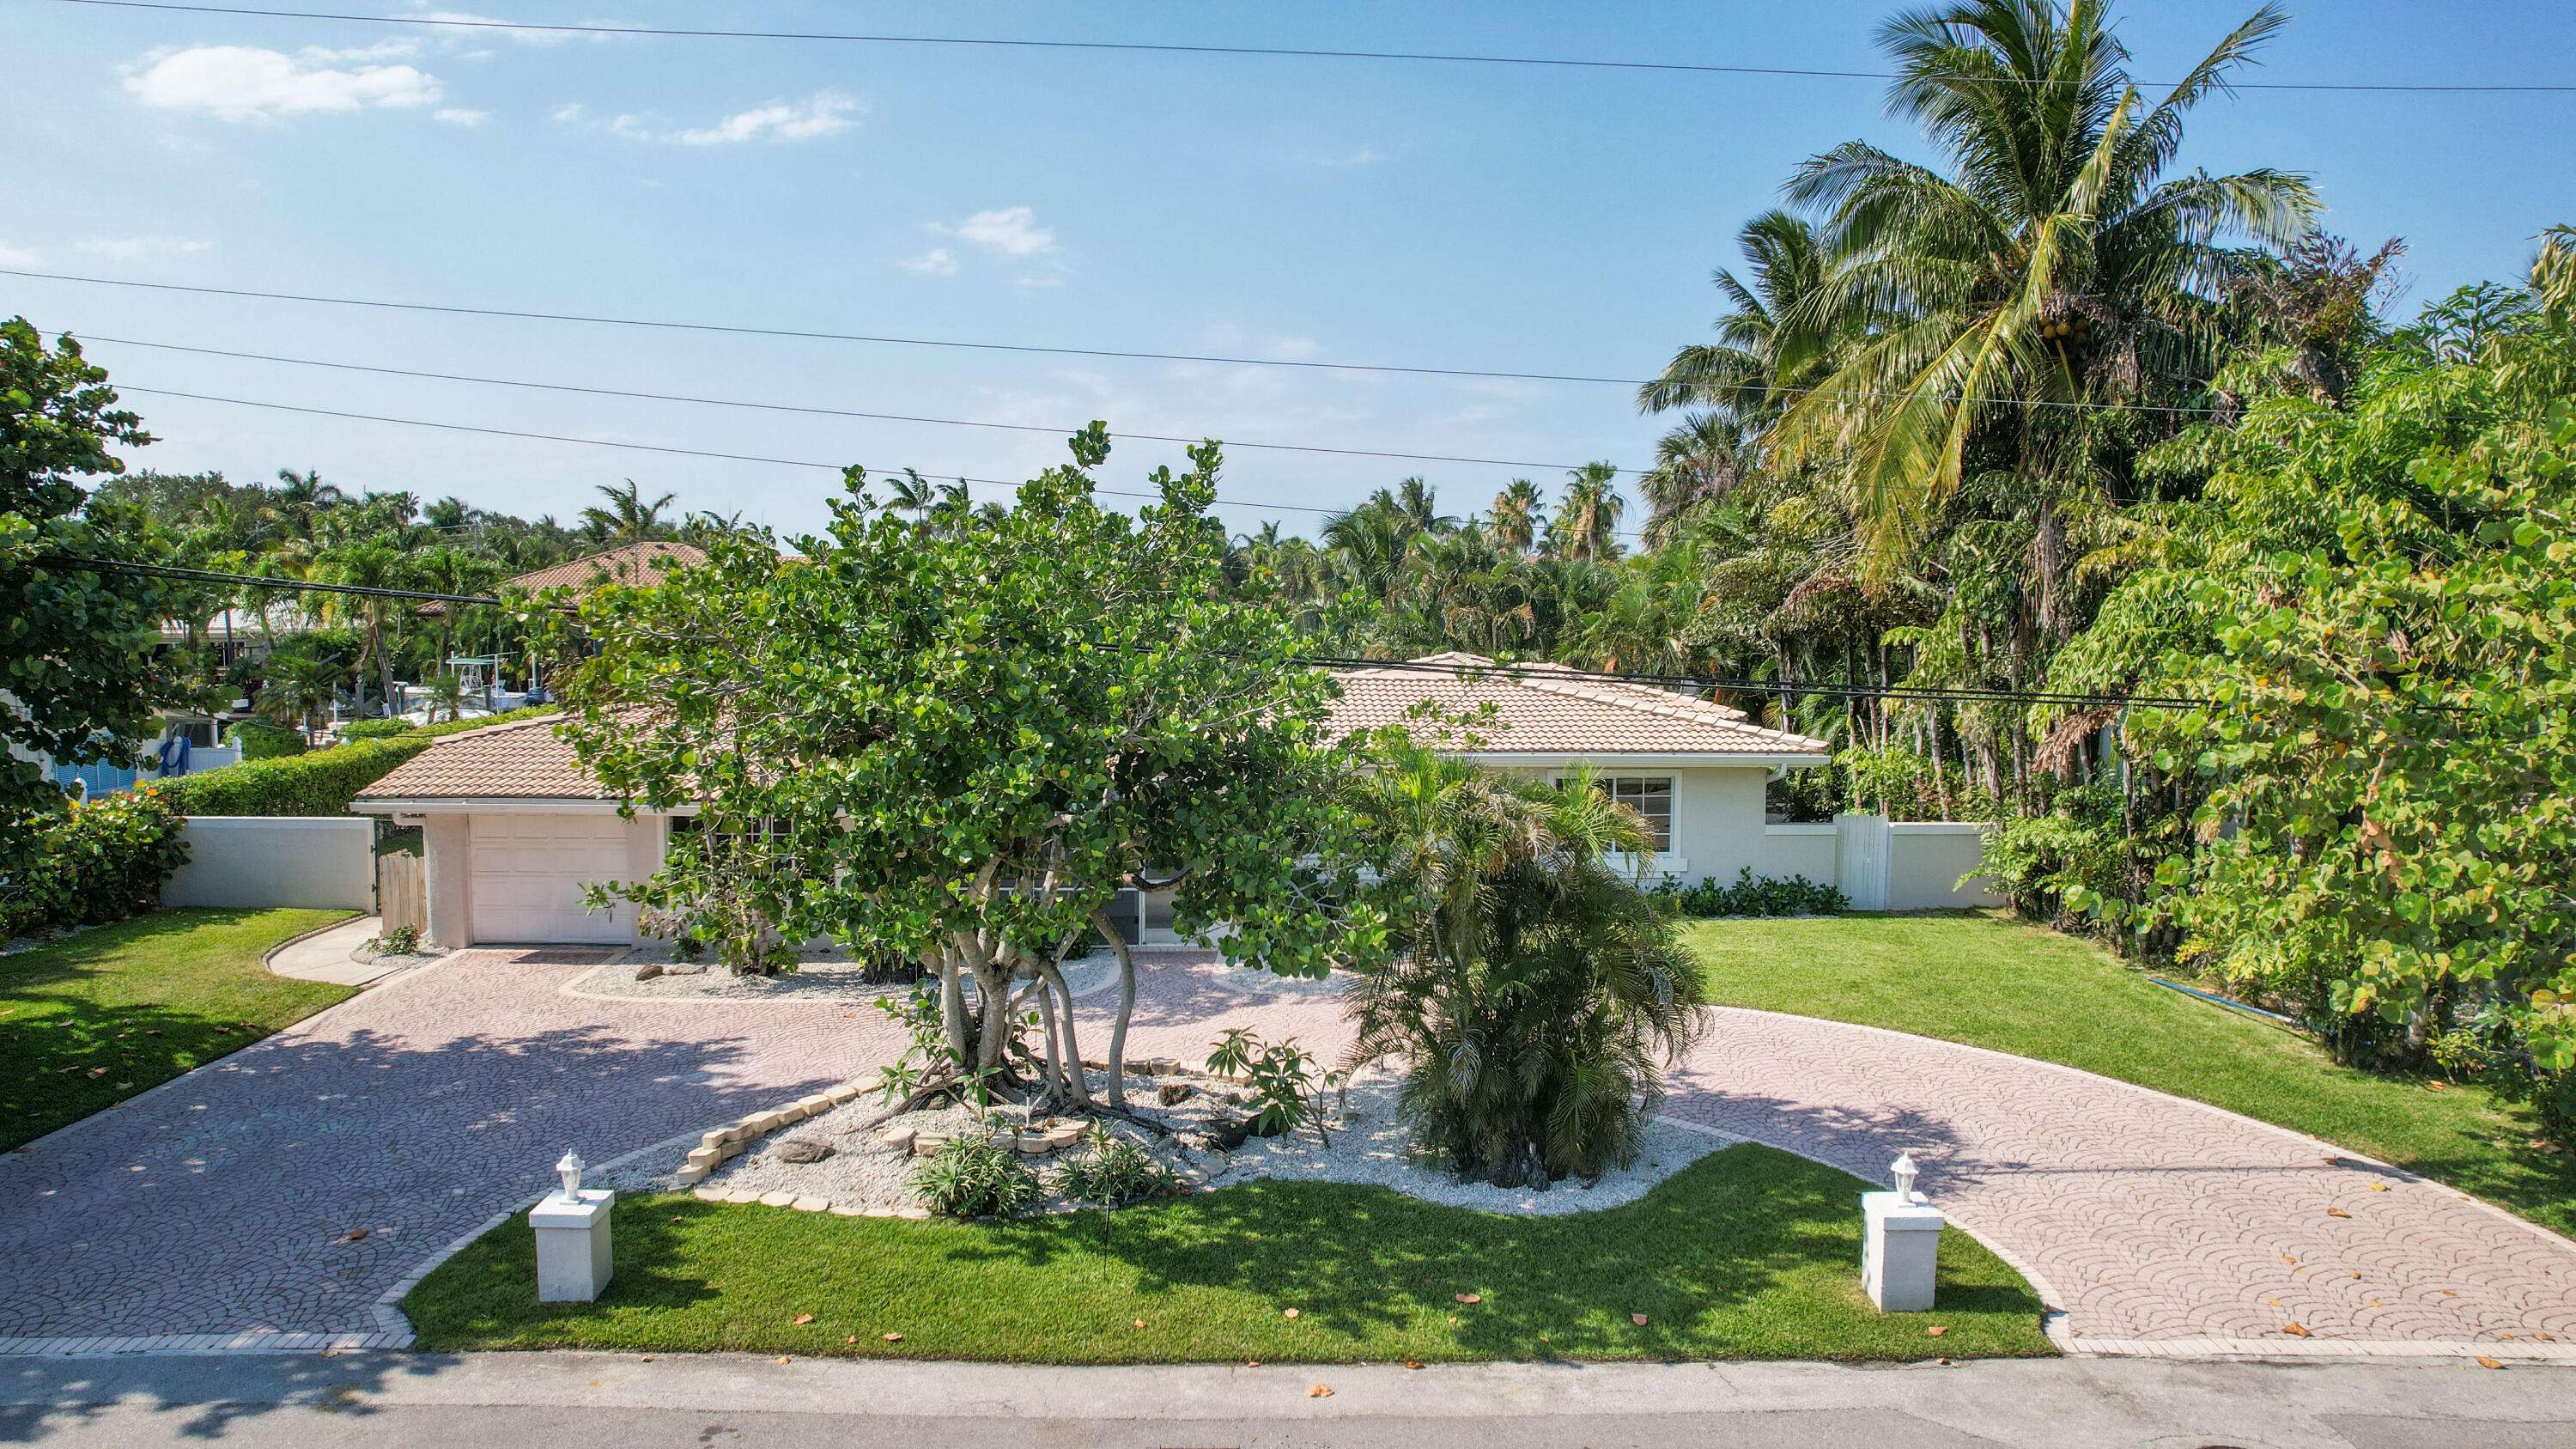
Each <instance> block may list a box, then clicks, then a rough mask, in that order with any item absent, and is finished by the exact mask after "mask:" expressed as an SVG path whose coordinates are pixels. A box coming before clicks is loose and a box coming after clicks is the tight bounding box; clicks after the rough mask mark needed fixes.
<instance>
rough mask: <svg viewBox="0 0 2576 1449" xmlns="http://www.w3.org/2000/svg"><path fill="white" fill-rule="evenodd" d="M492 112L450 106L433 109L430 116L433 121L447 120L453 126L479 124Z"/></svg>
mask: <svg viewBox="0 0 2576 1449" xmlns="http://www.w3.org/2000/svg"><path fill="white" fill-rule="evenodd" d="M491 114H492V113H491V112H490V111H460V110H456V109H453V108H449V109H444V110H437V111H432V112H430V115H429V118H430V119H431V120H433V121H445V122H446V123H447V124H449V125H451V126H479V125H482V124H483V122H484V120H485V118H487V117H489V116H490V115H491Z"/></svg>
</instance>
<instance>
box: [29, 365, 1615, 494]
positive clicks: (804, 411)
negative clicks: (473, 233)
mask: <svg viewBox="0 0 2576 1449" xmlns="http://www.w3.org/2000/svg"><path fill="white" fill-rule="evenodd" d="M73 335H74V336H77V337H80V338H81V339H82V340H83V341H86V342H106V343H112V344H114V345H116V346H119V347H149V348H153V349H155V350H157V351H161V352H190V353H195V354H198V355H199V356H204V357H230V358H236V359H240V360H242V361H246V362H280V363H285V364H288V365H290V366H294V367H323V368H329V369H332V370H333V371H337V372H366V373H374V374H376V375H378V376H382V377H417V378H425V379H428V380H431V381H435V382H470V383H476V384H480V385H482V386H485V387H521V388H534V389H538V390H542V391H545V392H568V393H580V394H583V395H585V396H589V397H617V398H634V399H637V400H639V401H643V402H668V403H691V404H695V405H697V406H700V407H717V408H751V409H756V410H758V411H761V412H771V413H796V414H801V415H804V416H807V417H824V418H860V419H865V420H869V421H873V422H888V423H930V424H935V425H937V426H940V427H947V428H991V429H995V430H997V431H1001V432H1012V433H1045V434H1048V435H1050V436H1053V437H1059V438H1060V437H1063V436H1065V435H1066V434H1068V433H1075V432H1080V431H1081V429H1079V428H1074V427H1049V426H1047V425H1045V424H1043V423H988V422H980V421H976V420H974V419H970V418H933V417H923V416H919V415H917V414H912V413H868V412H856V411H853V410H851V409H847V408H826V407H802V406H797V405H795V404H791V403H766V402H746V401H743V400H741V399H738V398H721V397H689V396H686V395H682V394H675V393H661V392H635V391H630V390H627V389H624V388H613V387H580V386H576V385H574V384H571V383H561V382H535V381H530V380H527V379H522V378H507V377H475V376H470V375H467V374H464V373H454V372H420V371H415V370H413V369H411V368H405V367H376V366H370V365H368V364H365V363H357V362H324V361H321V360H319V359H316V358H310V357H279V356H276V355H275V354H272V353H265V352H232V351H228V350H226V349H224V348H220V347H190V346H184V345H182V344H180V343H176V342H143V341H138V340H136V339H134V338H131V337H103V336H100V335H99V334H97V333H95V332H92V333H87V334H82V333H79V332H77V331H75V332H74V333H73ZM1109 436H1111V437H1113V438H1124V439H1127V440H1129V441H1131V442H1147V443H1185V444H1186V443H1199V442H1204V441H1206V439H1205V438H1203V437H1198V438H1189V437H1181V436H1178V435H1176V434H1169V433H1118V432H1113V433H1111V434H1110V435H1109ZM1223 441H1224V443H1225V446H1226V447H1227V448H1228V449H1229V450H1231V449H1235V448H1255V449H1260V450H1262V451H1265V452H1280V453H1324V454H1330V455H1332V456H1335V457H1344V458H1390V459H1394V460H1396V461H1398V462H1411V463H1469V464H1477V465H1482V466H1489V467H1495V468H1538V469H1551V468H1553V469H1564V470H1566V471H1568V472H1571V471H1573V470H1575V469H1576V468H1579V467H1581V466H1582V465H1581V464H1576V463H1533V462H1530V461H1528V460H1526V459H1520V458H1468V457H1460V456H1457V455H1455V454H1449V453H1399V452H1393V451H1389V450H1386V449H1382V448H1330V447H1324V446H1322V445H1320V444H1314V443H1251V442H1245V441H1244V440H1243V439H1241V438H1227V439H1225V440H1223ZM1617 471H1619V472H1621V473H1629V474H1634V473H1638V472H1642V471H1644V470H1642V469H1637V468H1621V469H1618V470H1617Z"/></svg>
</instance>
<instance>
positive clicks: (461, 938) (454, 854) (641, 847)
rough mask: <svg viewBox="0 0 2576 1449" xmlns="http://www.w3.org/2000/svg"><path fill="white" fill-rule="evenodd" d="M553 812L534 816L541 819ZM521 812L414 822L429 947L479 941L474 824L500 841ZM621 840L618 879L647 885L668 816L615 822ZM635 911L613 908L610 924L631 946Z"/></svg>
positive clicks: (637, 935) (666, 836)
mask: <svg viewBox="0 0 2576 1449" xmlns="http://www.w3.org/2000/svg"><path fill="white" fill-rule="evenodd" d="M552 813H554V812H539V815H540V818H541V817H542V815H544V814H552ZM519 814H520V812H515V811H501V810H478V811H470V812H468V811H458V812H452V813H451V812H440V813H436V814H430V815H427V816H424V817H418V818H420V819H421V822H422V845H423V851H422V854H423V856H424V858H425V864H426V865H427V867H428V876H429V929H428V931H427V932H426V936H427V939H428V941H429V942H430V944H431V945H434V946H439V947H442V948H445V949H449V950H453V949H455V948H457V947H461V946H471V945H473V944H475V942H476V941H477V940H478V939H480V938H479V936H478V934H477V932H476V931H475V927H474V919H475V918H474V852H475V838H476V834H477V827H478V825H479V826H480V828H481V834H482V835H484V836H486V837H491V838H495V839H497V838H500V837H501V836H502V835H503V833H504V831H503V826H504V822H506V821H509V820H511V819H513V818H515V817H516V816H518V815H519ZM620 829H621V831H622V833H623V835H624V838H625V859H624V862H623V868H622V869H621V870H620V871H619V873H618V875H617V877H616V878H617V879H620V880H625V881H641V880H648V879H650V878H651V877H652V875H653V873H654V872H655V871H658V870H660V869H661V868H662V854H663V852H664V850H666V849H667V848H668V846H669V844H670V839H671V821H670V817H669V816H667V815H654V814H645V813H641V812H639V813H638V814H637V815H636V817H635V818H634V819H632V820H627V821H623V822H620ZM639 915H640V912H638V911H637V910H636V908H635V907H634V906H633V905H630V904H623V903H621V904H620V905H618V906H617V908H616V911H615V917H614V918H615V920H616V921H617V922H618V924H619V926H620V927H621V928H622V929H621V931H620V933H619V934H621V935H622V936H623V937H624V938H625V939H626V940H627V941H628V942H629V943H630V944H640V943H641V942H642V941H643V939H644V938H643V935H642V932H641V931H640V930H639V929H638V925H639V921H638V917H639Z"/></svg>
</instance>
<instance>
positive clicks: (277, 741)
mask: <svg viewBox="0 0 2576 1449" xmlns="http://www.w3.org/2000/svg"><path fill="white" fill-rule="evenodd" d="M227 738H229V739H230V740H231V741H232V742H233V743H234V744H235V745H238V746H240V748H241V757H242V758H243V759H244V760H281V759H284V758H286V757H287V756H289V755H300V754H303V753H304V751H305V750H306V749H307V748H308V747H307V746H306V745H305V743H304V736H302V735H300V734H298V733H296V732H295V731H294V730H291V729H288V728H287V727H286V726H284V725H281V724H271V723H269V722H268V721H267V720H264V719H254V720H244V721H242V722H241V723H240V724H237V725H234V726H233V728H232V733H231V734H230V735H229V736H227Z"/></svg>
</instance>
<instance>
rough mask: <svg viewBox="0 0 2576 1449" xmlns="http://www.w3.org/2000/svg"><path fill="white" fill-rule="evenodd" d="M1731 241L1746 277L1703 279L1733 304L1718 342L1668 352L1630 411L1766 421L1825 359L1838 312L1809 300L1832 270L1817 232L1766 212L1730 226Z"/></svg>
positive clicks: (1722, 273) (1722, 274)
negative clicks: (1695, 411)
mask: <svg viewBox="0 0 2576 1449" xmlns="http://www.w3.org/2000/svg"><path fill="white" fill-rule="evenodd" d="M1736 245H1737V246H1738V247H1739V248H1740V249H1741V250H1742V251H1743V253H1744V260H1745V269H1746V271H1747V272H1748V273H1749V274H1750V277H1751V279H1750V280H1749V281H1748V280H1746V279H1745V278H1741V277H1738V276H1737V275H1736V274H1735V273H1733V272H1731V271H1728V270H1725V269H1724V268H1720V269H1719V270H1718V272H1717V274H1716V275H1715V276H1714V277H1713V278H1711V280H1712V281H1713V282H1714V283H1715V284H1716V286H1717V289H1718V290H1719V291H1720V292H1723V293H1724V294H1726V299H1727V301H1729V302H1731V303H1733V304H1734V308H1735V310H1734V311H1732V312H1729V313H1727V314H1726V315H1725V316H1723V317H1720V318H1719V319H1717V336H1718V340H1717V341H1715V342H1713V343H1706V342H1704V343H1694V344H1692V345H1691V346H1688V347H1684V348H1683V349H1681V350H1680V351H1679V352H1676V353H1674V354H1673V360H1672V361H1671V362H1669V363H1666V364H1665V365H1664V370H1663V372H1662V373H1661V374H1659V375H1658V376H1657V377H1656V378H1655V379H1654V380H1653V381H1651V382H1648V383H1646V384H1645V385H1644V386H1642V387H1640V388H1638V389H1637V409H1638V411H1640V412H1654V413H1660V412H1670V411H1672V410H1673V409H1675V408H1705V409H1708V410H1711V411H1714V412H1716V413H1719V414H1721V415H1724V416H1726V417H1730V418H1735V419H1738V420H1741V421H1746V422H1752V421H1755V420H1762V419H1767V418H1768V417H1769V416H1770V415H1771V414H1773V413H1775V412H1777V411H1778V409H1779V406H1780V403H1781V402H1782V400H1783V397H1784V394H1786V393H1787V392H1788V391H1790V390H1793V389H1795V388H1797V387H1799V386H1801V385H1804V384H1807V383H1811V382H1813V381H1814V380H1815V379H1816V378H1817V377H1818V376H1821V375H1822V373H1823V372H1824V371H1825V370H1826V369H1827V368H1829V367H1830V365H1831V363H1832V361H1833V356H1832V348H1833V343H1834V341H1835V337H1834V335H1833V334H1834V333H1835V331H1836V330H1837V328H1838V326H1839V325H1840V324H1841V323H1842V321H1843V319H1840V318H1835V317H1831V316H1826V315H1821V314H1819V313H1818V311H1817V308H1816V298H1817V296H1818V294H1819V293H1820V292H1821V291H1822V290H1823V288H1824V285H1825V283H1826V281H1827V279H1828V278H1829V277H1830V276H1831V275H1832V271H1833V262H1832V254H1831V252H1830V250H1829V248H1828V247H1827V245H1826V242H1825V239H1824V238H1823V237H1822V236H1821V235H1819V234H1818V233H1817V231H1816V228H1815V227H1814V226H1813V225H1812V224H1810V223H1809V222H1807V221H1806V220H1805V219H1804V218H1802V217H1799V216H1795V215H1793V214H1791V213H1789V212H1786V211H1766V212H1764V213H1763V214H1762V215H1760V216H1757V217H1755V218H1754V219H1753V220H1751V221H1749V222H1746V223H1745V224H1744V229H1743V230H1742V231H1740V232H1737V233H1736Z"/></svg>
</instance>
